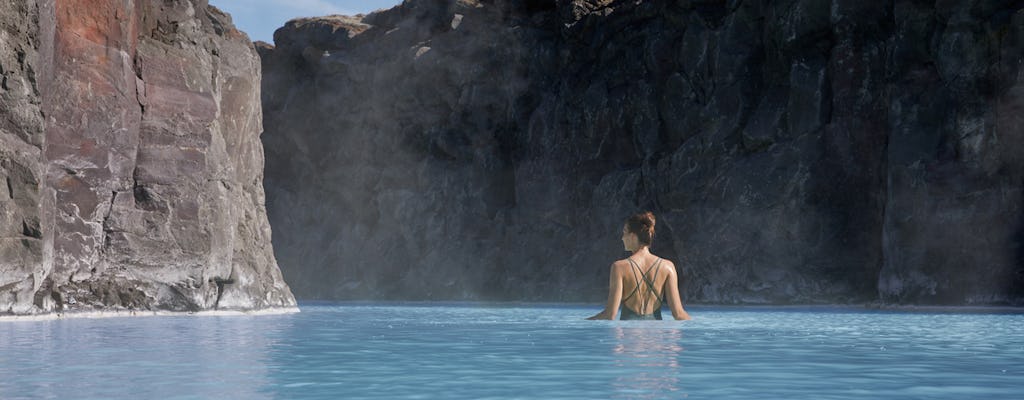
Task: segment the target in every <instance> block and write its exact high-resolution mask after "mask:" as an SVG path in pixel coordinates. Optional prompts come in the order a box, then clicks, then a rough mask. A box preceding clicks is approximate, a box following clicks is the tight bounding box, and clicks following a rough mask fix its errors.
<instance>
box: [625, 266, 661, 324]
mask: <svg viewBox="0 0 1024 400" xmlns="http://www.w3.org/2000/svg"><path fill="white" fill-rule="evenodd" d="M627 260H629V265H630V267H631V268H630V271H633V277H634V278H636V287H635V288H633V291H632V292H630V293H629V296H626V298H624V299H622V313H620V315H619V319H620V320H627V319H639V320H644V319H659V320H660V319H661V303H662V300H661V298H659V297H658V291H657V290H655V289H654V282H657V281H658V269H657V267H658V265H659V264H661V259H660V258H659V259H658V261H655V262H654V264H651V267H650V268H647V272H643V271H641V270H640V266H639V265H637V263H636V262H634V261H633V259H631V258H627ZM652 269H653V270H654V277H652V278H651V279H647V274H649V273H650V272H651V270H652ZM637 272H640V275H639V276H637ZM641 278H642V279H641ZM640 282H643V283H645V284H647V289H648V290H650V291H651V295H652V297H654V304H652V306H654V312H652V313H650V314H639V313H637V312H636V311H633V310H632V309H630V308H629V307H628V306H626V300H629V299H631V298H633V295H635V294H637V293H639V292H640ZM645 309H647V299H644V301H643V302H641V304H640V310H645Z"/></svg>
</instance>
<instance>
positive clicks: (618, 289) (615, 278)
mask: <svg viewBox="0 0 1024 400" xmlns="http://www.w3.org/2000/svg"><path fill="white" fill-rule="evenodd" d="M608 275H609V277H608V303H607V304H605V305H604V311H601V312H599V313H597V314H595V315H594V316H592V317H590V318H587V319H615V317H616V316H617V315H618V314H619V303H620V302H621V301H622V276H621V275H619V271H618V269H617V268H615V264H612V267H611V271H610V272H609V274H608Z"/></svg>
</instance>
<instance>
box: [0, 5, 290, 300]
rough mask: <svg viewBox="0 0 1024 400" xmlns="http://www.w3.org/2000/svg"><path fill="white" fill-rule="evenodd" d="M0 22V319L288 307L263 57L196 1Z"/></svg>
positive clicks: (29, 10) (58, 10)
mask: <svg viewBox="0 0 1024 400" xmlns="http://www.w3.org/2000/svg"><path fill="white" fill-rule="evenodd" d="M11 4H15V6H14V7H13V8H12V7H6V8H5V9H4V10H3V11H2V12H0V28H2V31H0V34H2V36H0V73H2V74H3V82H4V84H3V87H2V89H0V102H2V107H0V141H2V143H3V146H2V147H0V176H2V177H3V178H5V180H6V185H4V186H3V187H4V189H5V190H3V191H2V194H3V195H2V196H0V207H3V208H2V213H0V215H2V218H3V219H2V220H0V229H2V231H0V232H2V239H0V254H2V257H0V314H3V313H15V314H28V313H41V312H53V311H65V312H67V311H90V310H118V309H133V310H175V311H197V310H208V309H238V310H250V309H262V308H270V307H282V306H294V304H295V300H294V298H293V296H292V294H291V292H290V290H289V288H288V286H287V285H286V284H285V283H284V281H283V279H282V277H281V275H280V271H279V269H278V267H277V264H276V260H275V259H274V256H273V249H272V248H271V245H270V227H269V224H268V222H267V219H266V213H265V208H264V198H263V188H262V174H263V172H262V171H263V154H262V144H261V143H260V141H259V134H260V132H261V129H262V126H261V119H262V118H261V109H260V105H259V97H260V87H259V82H260V65H259V58H258V56H257V54H256V52H255V50H254V49H253V47H252V44H251V43H250V42H249V40H248V38H246V37H245V35H244V34H242V33H240V32H238V31H237V30H235V29H234V27H233V26H232V25H231V20H230V17H228V16H227V15H225V14H223V13H221V12H220V11H219V10H217V9H215V8H213V7H209V6H208V5H207V4H206V2H205V1H202V0H198V1H195V0H192V1H188V0H177V1H162V2H152V1H93V2H80V1H70V0H68V1H65V0H56V1H54V0H49V1H46V0H37V1H31V0H30V1H27V2H25V1H22V2H13V3H11Z"/></svg>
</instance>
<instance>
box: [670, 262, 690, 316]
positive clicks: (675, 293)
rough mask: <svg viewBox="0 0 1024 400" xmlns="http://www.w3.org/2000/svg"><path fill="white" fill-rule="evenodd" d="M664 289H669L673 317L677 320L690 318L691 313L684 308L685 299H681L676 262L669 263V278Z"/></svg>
mask: <svg viewBox="0 0 1024 400" xmlns="http://www.w3.org/2000/svg"><path fill="white" fill-rule="evenodd" d="M665 286H667V287H666V288H665V289H664V290H668V306H669V308H670V309H672V317H673V318H675V319H677V320H687V319H690V314H688V313H687V312H686V310H684V309H683V301H682V300H679V277H678V276H677V275H676V266H675V264H672V265H669V271H668V279H666V280H665Z"/></svg>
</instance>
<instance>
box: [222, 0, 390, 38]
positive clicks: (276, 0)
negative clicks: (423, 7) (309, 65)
mask: <svg viewBox="0 0 1024 400" xmlns="http://www.w3.org/2000/svg"><path fill="white" fill-rule="evenodd" d="M401 2H402V0H210V4H212V5H214V6H216V7H217V8H219V9H221V10H223V11H225V12H227V13H228V14H231V19H232V20H234V22H235V27H237V28H238V29H239V30H241V31H243V32H245V33H247V34H249V39H252V41H254V42H255V41H257V40H262V41H264V42H267V43H274V31H275V30H277V28H280V27H282V26H284V23H285V22H288V20H290V19H293V18H298V17H318V16H322V15H330V14H343V15H355V14H366V13H369V12H371V11H374V10H379V9H382V8H384V9H386V8H391V7H394V6H396V5H398V4H400V3H401Z"/></svg>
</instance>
